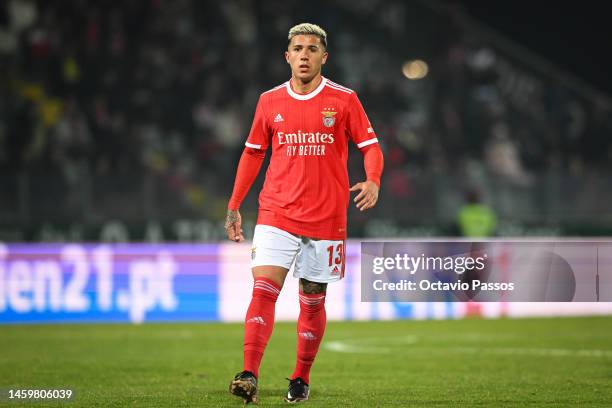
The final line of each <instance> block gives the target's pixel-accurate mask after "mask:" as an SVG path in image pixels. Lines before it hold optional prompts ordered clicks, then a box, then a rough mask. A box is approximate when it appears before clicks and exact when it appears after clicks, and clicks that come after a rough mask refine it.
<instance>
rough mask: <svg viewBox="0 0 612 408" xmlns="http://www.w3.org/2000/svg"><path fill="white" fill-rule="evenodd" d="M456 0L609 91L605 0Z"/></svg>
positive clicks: (611, 29) (610, 32) (610, 29)
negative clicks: (566, 0)
mask: <svg viewBox="0 0 612 408" xmlns="http://www.w3.org/2000/svg"><path fill="white" fill-rule="evenodd" d="M454 3H455V4H457V5H458V6H459V7H462V8H463V9H464V10H465V11H466V12H468V13H469V14H470V15H472V16H473V17H475V18H476V19H478V20H480V21H481V22H483V23H484V24H486V25H488V26H490V27H491V28H493V29H495V30H497V31H499V32H500V33H501V34H503V35H504V36H505V37H507V38H510V39H512V40H513V41H514V42H516V43H518V44H520V45H522V46H524V47H526V48H528V49H530V50H531V51H533V52H535V53H537V54H539V55H540V56H541V57H543V58H545V59H548V60H549V61H550V62H552V63H554V64H556V65H558V66H559V67H561V68H562V69H565V70H567V71H569V72H570V73H572V74H574V75H576V76H577V77H579V78H580V79H582V80H584V81H586V82H587V83H589V84H591V85H593V86H596V87H597V88H599V89H600V90H601V91H604V92H606V93H607V94H608V95H610V94H612V80H611V79H610V73H611V72H612V62H611V61H612V58H611V57H610V55H609V51H610V49H611V47H610V40H611V39H612V26H611V25H612V21H611V20H610V13H609V11H606V10H605V9H606V8H607V6H606V3H605V2H596V1H586V2H552V1H478V0H457V1H455V2H454Z"/></svg>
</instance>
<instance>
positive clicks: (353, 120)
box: [347, 92, 378, 149]
mask: <svg viewBox="0 0 612 408" xmlns="http://www.w3.org/2000/svg"><path fill="white" fill-rule="evenodd" d="M347 129H348V132H349V135H350V137H351V140H352V141H353V143H355V144H356V145H357V147H358V148H360V149H362V148H364V147H366V146H369V145H371V144H373V143H378V138H377V137H376V133H374V129H373V128H372V125H371V124H370V120H369V119H368V115H366V113H365V111H364V110H363V106H362V105H361V102H360V101H359V98H357V94H355V93H354V92H353V93H352V94H351V96H350V100H349V105H348V117H347Z"/></svg>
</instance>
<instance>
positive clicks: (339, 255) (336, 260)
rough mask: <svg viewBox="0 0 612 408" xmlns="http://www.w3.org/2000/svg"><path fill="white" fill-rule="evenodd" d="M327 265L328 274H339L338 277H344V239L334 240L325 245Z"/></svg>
mask: <svg viewBox="0 0 612 408" xmlns="http://www.w3.org/2000/svg"><path fill="white" fill-rule="evenodd" d="M327 253H328V255H329V257H328V265H327V266H328V267H329V269H330V275H339V276H340V279H342V278H343V277H344V264H345V257H344V241H336V242H334V243H333V244H332V245H329V246H328V247H327Z"/></svg>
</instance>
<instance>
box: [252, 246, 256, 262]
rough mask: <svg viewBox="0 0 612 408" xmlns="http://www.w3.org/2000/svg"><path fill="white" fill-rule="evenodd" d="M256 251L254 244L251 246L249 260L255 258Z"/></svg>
mask: <svg viewBox="0 0 612 408" xmlns="http://www.w3.org/2000/svg"><path fill="white" fill-rule="evenodd" d="M256 253H257V247H256V246H254V247H252V248H251V260H254V259H255V255H256Z"/></svg>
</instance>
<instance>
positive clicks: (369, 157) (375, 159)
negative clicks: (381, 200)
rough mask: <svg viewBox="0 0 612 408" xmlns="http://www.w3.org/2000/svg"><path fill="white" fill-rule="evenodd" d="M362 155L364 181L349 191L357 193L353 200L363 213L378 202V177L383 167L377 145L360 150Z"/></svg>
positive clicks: (380, 151)
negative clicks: (364, 173)
mask: <svg viewBox="0 0 612 408" xmlns="http://www.w3.org/2000/svg"><path fill="white" fill-rule="evenodd" d="M361 154H363V166H364V168H365V172H366V181H362V182H360V183H357V184H355V185H354V186H352V187H351V190H350V191H358V190H361V191H360V192H359V194H357V196H356V197H355V198H354V199H353V201H354V202H355V203H356V205H357V208H359V211H365V210H367V209H370V208H372V207H374V206H375V205H376V203H377V202H378V191H379V190H380V177H381V175H382V171H383V167H384V158H383V154H382V150H381V148H380V145H379V144H378V143H373V144H371V145H369V146H366V147H363V148H362V149H361Z"/></svg>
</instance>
